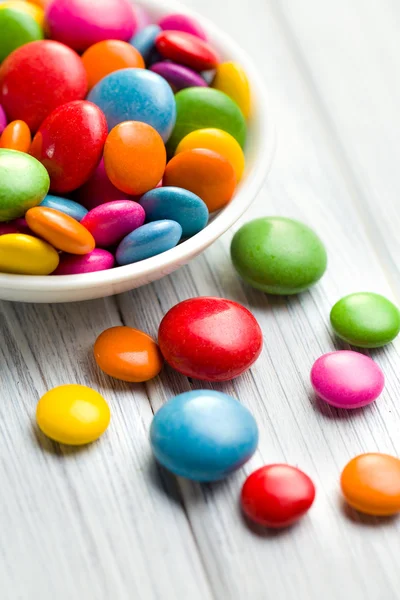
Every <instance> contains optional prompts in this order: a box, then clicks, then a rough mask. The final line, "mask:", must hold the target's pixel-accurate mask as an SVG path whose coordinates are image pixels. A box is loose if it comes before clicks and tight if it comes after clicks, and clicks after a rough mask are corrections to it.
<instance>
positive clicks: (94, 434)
mask: <svg viewBox="0 0 400 600" xmlns="http://www.w3.org/2000/svg"><path fill="white" fill-rule="evenodd" d="M36 421H37V424H38V426H39V428H40V429H41V431H42V432H43V433H44V434H45V435H47V437H49V438H50V439H52V440H54V441H55V442H59V443H60V444H69V445H72V446H79V445H81V444H89V443H90V442H94V441H95V440H97V439H98V438H99V437H100V436H101V435H102V434H103V433H104V432H105V430H106V429H107V427H108V425H109V423H110V409H109V407H108V404H107V402H106V401H105V400H104V398H103V396H101V395H100V394H99V393H98V392H96V391H95V390H92V389H91V388H89V387H86V386H85V385H76V384H71V385H60V386H58V387H55V388H53V389H52V390H50V391H48V392H47V393H46V394H44V396H42V397H41V398H40V400H39V402H38V405H37V409H36Z"/></svg>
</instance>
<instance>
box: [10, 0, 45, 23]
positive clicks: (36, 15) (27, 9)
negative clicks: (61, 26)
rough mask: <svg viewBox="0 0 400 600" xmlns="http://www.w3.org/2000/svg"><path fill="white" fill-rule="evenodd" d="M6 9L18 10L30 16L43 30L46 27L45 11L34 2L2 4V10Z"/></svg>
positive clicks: (17, 0) (11, 1) (12, 1)
mask: <svg viewBox="0 0 400 600" xmlns="http://www.w3.org/2000/svg"><path fill="white" fill-rule="evenodd" d="M5 8H10V9H11V10H17V11H20V12H23V13H25V14H27V15H29V16H30V17H32V19H34V20H35V21H36V23H37V24H38V25H39V26H40V27H41V29H42V30H43V27H44V25H45V23H44V10H43V8H41V7H40V6H37V5H35V4H33V3H32V2H25V0H6V2H1V3H0V10H4V9H5Z"/></svg>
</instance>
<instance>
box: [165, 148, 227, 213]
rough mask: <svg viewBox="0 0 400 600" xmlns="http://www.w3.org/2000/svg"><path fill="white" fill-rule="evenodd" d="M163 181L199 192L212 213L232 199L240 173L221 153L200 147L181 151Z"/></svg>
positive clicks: (171, 161) (170, 165)
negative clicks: (238, 173)
mask: <svg viewBox="0 0 400 600" xmlns="http://www.w3.org/2000/svg"><path fill="white" fill-rule="evenodd" d="M163 184H164V185H166V186H176V187H181V188H185V189H187V190H189V191H190V192H193V193H194V194H197V195H198V196H200V198H201V199H202V200H203V201H204V202H205V203H206V204H207V207H208V210H209V211H210V213H211V212H213V211H214V210H219V209H220V208H222V207H223V206H225V205H226V204H228V202H229V200H230V199H231V198H232V196H233V193H234V191H235V187H236V174H235V171H234V169H233V167H232V165H231V163H230V162H229V161H228V160H227V159H226V158H224V157H223V156H221V155H220V154H217V152H214V151H213V150H206V149H205V148H196V149H194V150H185V151H184V152H180V153H179V154H177V155H176V156H174V158H172V159H171V160H170V161H169V163H168V164H167V168H166V169H165V174H164V179H163Z"/></svg>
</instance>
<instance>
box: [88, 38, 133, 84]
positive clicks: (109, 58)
mask: <svg viewBox="0 0 400 600" xmlns="http://www.w3.org/2000/svg"><path fill="white" fill-rule="evenodd" d="M82 62H83V66H84V67H85V69H86V74H87V78H88V86H89V90H91V89H92V87H93V86H94V85H96V83H98V82H99V81H100V80H101V79H103V77H106V75H109V74H110V73H114V72H115V71H119V70H120V69H128V68H136V69H144V60H143V58H142V55H141V54H140V53H139V52H138V51H137V50H136V48H134V47H133V46H131V45H130V44H128V43H127V42H121V41H120V40H105V41H103V42H98V43H97V44H94V46H90V48H88V49H87V50H86V52H85V53H84V54H83V55H82Z"/></svg>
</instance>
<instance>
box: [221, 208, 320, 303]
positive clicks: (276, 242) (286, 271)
mask: <svg viewBox="0 0 400 600" xmlns="http://www.w3.org/2000/svg"><path fill="white" fill-rule="evenodd" d="M231 258H232V262H233V266H234V267H235V269H236V271H237V272H238V274H239V275H240V276H241V278H242V279H243V280H244V281H246V283H248V284H249V285H251V286H252V287H254V288H256V289H259V290H262V291H264V292H267V293H268V294H277V295H285V296H286V295H289V294H298V293H299V292H303V291H304V290H307V289H308V288H309V287H311V286H312V285H314V284H315V283H316V282H317V281H318V280H319V279H320V278H321V277H322V275H323V274H324V272H325V270H326V265H327V255H326V250H325V247H324V245H323V243H322V242H321V240H320V239H319V237H318V236H317V234H316V233H314V231H313V230H312V229H310V228H309V227H307V225H304V224H303V223H300V222H299V221H295V220H293V219H286V218H284V217H261V218H259V219H254V220H253V221H250V222H248V223H245V224H244V225H242V227H241V228H240V229H239V230H238V231H237V232H236V233H235V235H234V236H233V239H232V243H231Z"/></svg>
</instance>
